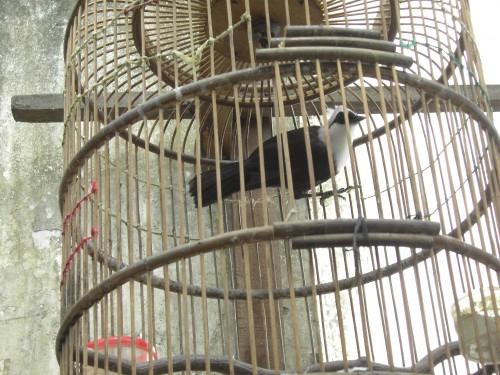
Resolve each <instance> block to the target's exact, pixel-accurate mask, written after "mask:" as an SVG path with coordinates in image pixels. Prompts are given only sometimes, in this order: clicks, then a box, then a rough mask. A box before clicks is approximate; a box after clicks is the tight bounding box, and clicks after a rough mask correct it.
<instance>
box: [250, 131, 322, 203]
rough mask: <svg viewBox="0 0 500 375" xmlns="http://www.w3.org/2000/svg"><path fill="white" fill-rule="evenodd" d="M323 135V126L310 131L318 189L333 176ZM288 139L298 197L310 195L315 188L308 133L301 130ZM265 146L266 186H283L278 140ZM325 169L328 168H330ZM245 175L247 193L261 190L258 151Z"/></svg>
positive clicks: (293, 132)
mask: <svg viewBox="0 0 500 375" xmlns="http://www.w3.org/2000/svg"><path fill="white" fill-rule="evenodd" d="M320 131H324V129H323V128H322V127H319V126H311V127H310V128H309V135H310V140H311V154H312V158H313V165H314V174H315V181H316V185H317V184H319V183H320V182H323V181H325V180H326V179H327V178H328V177H329V175H330V172H329V170H328V157H327V151H326V146H325V144H324V142H323V141H322V140H321V139H320V138H319V136H318V134H319V132H320ZM287 138H288V149H289V155H290V167H291V170H292V180H293V186H294V190H295V191H296V193H299V192H304V191H308V190H310V189H311V186H310V183H309V173H308V165H307V152H306V145H305V141H304V129H303V128H299V129H295V130H291V131H289V132H287ZM262 146H263V149H264V160H265V163H264V166H265V173H266V185H267V186H280V174H279V158H278V147H277V138H276V137H273V138H270V139H268V140H267V141H265V142H264V143H263V145H262ZM323 166H326V168H324V167H323ZM245 174H246V176H245V180H246V183H245V187H246V189H248V190H251V189H255V188H259V187H260V169H259V153H258V149H257V150H255V151H254V152H253V153H252V154H251V155H250V157H249V158H248V159H247V160H246V162H245ZM285 177H286V176H285Z"/></svg>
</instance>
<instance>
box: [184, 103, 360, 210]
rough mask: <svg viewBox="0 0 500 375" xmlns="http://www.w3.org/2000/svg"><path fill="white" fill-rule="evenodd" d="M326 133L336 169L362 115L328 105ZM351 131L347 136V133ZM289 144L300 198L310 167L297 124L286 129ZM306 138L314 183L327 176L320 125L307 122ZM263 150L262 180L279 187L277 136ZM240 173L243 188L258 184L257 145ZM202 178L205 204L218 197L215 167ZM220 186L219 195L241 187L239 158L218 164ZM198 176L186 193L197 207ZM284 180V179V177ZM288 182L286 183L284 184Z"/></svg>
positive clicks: (307, 187) (343, 161)
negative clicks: (308, 144) (307, 137)
mask: <svg viewBox="0 0 500 375" xmlns="http://www.w3.org/2000/svg"><path fill="white" fill-rule="evenodd" d="M326 114H327V118H328V135H329V138H330V140H329V142H330V147H331V151H332V158H333V161H334V164H335V171H336V172H337V173H338V172H339V171H340V170H342V169H343V168H344V167H345V165H346V164H347V163H348V162H349V140H351V142H352V139H353V135H354V134H353V133H354V130H355V129H356V127H357V125H359V123H360V122H361V121H363V120H364V119H365V117H364V116H361V115H358V114H356V113H354V112H353V111H351V110H350V109H347V110H344V108H343V106H336V107H335V108H334V109H332V108H329V107H327V108H326ZM346 114H347V118H348V119H349V128H347V127H346ZM348 133H349V134H350V137H349V136H348ZM287 138H288V148H289V154H290V166H291V173H292V183H293V189H294V198H295V199H300V198H302V197H304V196H305V193H306V192H307V191H309V190H311V185H310V182H309V171H308V165H307V153H306V144H305V142H306V141H305V135H304V128H298V129H294V130H290V131H288V132H287ZM309 138H310V144H311V156H312V164H313V169H314V179H315V186H317V185H319V184H321V183H323V182H325V181H326V180H328V179H329V178H330V169H329V166H328V149H327V143H326V137H325V129H324V127H323V126H309ZM262 148H263V151H264V171H265V183H266V186H267V187H279V186H280V185H281V183H280V170H279V158H278V137H277V136H274V137H272V138H269V139H267V140H266V141H265V142H263V144H262ZM243 174H244V182H245V190H246V191H250V190H254V189H259V188H261V187H262V186H261V178H260V163H259V149H258V148H257V149H256V150H254V151H253V152H252V153H251V154H250V156H249V157H248V158H247V159H245V160H243ZM199 177H200V179H201V203H202V206H203V207H205V206H208V205H210V204H212V203H214V202H216V201H217V177H216V171H215V169H211V170H207V171H204V172H202V173H201V175H200V176H199ZM220 179H221V181H220V188H221V193H222V198H225V197H227V196H229V195H231V194H232V193H236V192H239V191H240V167H239V161H232V162H229V163H225V164H222V165H221V166H220ZM197 180H198V176H195V177H194V178H193V179H191V181H189V193H190V194H191V196H192V197H193V200H194V204H195V206H196V207H198V204H199V202H198V195H197V185H198V184H197ZM285 184H286V181H285ZM286 186H287V185H286Z"/></svg>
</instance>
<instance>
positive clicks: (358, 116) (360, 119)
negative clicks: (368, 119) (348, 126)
mask: <svg viewBox="0 0 500 375" xmlns="http://www.w3.org/2000/svg"><path fill="white" fill-rule="evenodd" d="M364 119H365V116H360V115H356V116H355V117H354V121H352V123H354V124H359V123H360V122H361V121H363V120H364Z"/></svg>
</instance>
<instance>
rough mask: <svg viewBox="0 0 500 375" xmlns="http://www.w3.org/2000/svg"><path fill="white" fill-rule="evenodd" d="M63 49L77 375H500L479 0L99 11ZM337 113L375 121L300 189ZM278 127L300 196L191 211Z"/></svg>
mask: <svg viewBox="0 0 500 375" xmlns="http://www.w3.org/2000/svg"><path fill="white" fill-rule="evenodd" d="M275 30H279V31H277V32H275ZM257 31H259V32H260V34H258V33H257ZM257 34H258V35H259V37H258V38H257V37H256V35H257ZM259 38H260V39H259ZM264 47H268V48H264ZM64 51H65V61H66V84H65V130H64V131H65V134H64V165H65V171H64V176H63V178H62V182H61V185H60V209H61V214H62V217H63V219H64V221H63V227H64V229H63V252H62V260H63V272H62V279H61V326H60V330H59V333H58V336H57V342H56V353H57V357H58V360H59V363H60V368H61V374H80V373H83V374H91V373H92V374H93V373H96V374H97V373H98V370H99V369H102V371H104V370H107V371H109V372H111V371H112V372H114V373H123V374H132V373H134V374H135V373H137V374H146V373H149V374H151V373H154V374H160V373H173V372H186V373H188V374H189V373H191V372H192V371H196V372H207V373H210V372H218V373H225V374H247V373H248V374H249V373H254V374H255V373H259V374H268V373H269V374H271V373H275V374H277V373H281V372H287V373H288V372H297V373H299V372H331V371H348V370H349V369H352V368H353V367H356V368H358V369H359V368H364V369H366V370H367V371H371V372H374V371H377V372H380V371H390V372H413V373H447V374H448V373H450V374H455V373H465V372H466V373H481V371H482V373H493V372H496V373H499V362H500V354H499V351H498V347H499V346H500V344H498V343H499V342H500V340H499V339H498V337H500V317H499V312H498V311H499V310H498V309H499V306H498V305H497V304H498V303H499V302H498V301H499V294H500V292H499V280H500V279H499V274H500V259H499V250H500V228H499V225H498V223H499V220H500V207H499V202H500V175H499V172H498V171H499V170H500V152H499V148H500V137H499V134H498V132H497V131H496V130H495V128H494V126H493V124H492V121H491V118H492V114H491V110H490V106H489V101H488V95H487V92H486V91H485V89H484V87H485V84H484V79H483V77H482V71H481V64H480V60H479V56H478V52H477V48H476V45H475V42H474V33H473V29H472V25H471V22H470V14H469V7H468V2H467V1H464V0H446V1H444V0H443V1H432V0H410V1H396V0H364V1H362V0H343V1H332V0H322V1H320V0H262V1H261V0H252V1H250V0H245V1H243V0H236V1H235V0H232V1H230V0H149V1H145V0H134V1H131V0H129V1H122V0H114V1H103V0H80V1H78V3H77V5H76V7H75V9H74V12H73V14H72V16H71V18H70V21H69V25H68V29H67V33H66V39H65V49H64ZM333 105H343V106H344V107H347V108H351V109H353V110H355V111H356V112H358V113H360V114H363V115H364V116H365V117H366V120H365V121H363V122H362V123H361V126H360V130H358V132H357V133H356V136H355V138H354V140H353V143H352V147H351V148H350V164H349V165H348V166H347V167H346V168H345V170H342V171H340V172H339V173H338V174H337V176H336V177H335V174H336V171H335V170H334V166H333V163H331V162H330V169H331V170H330V172H331V176H332V177H333V178H331V179H330V180H329V181H327V182H325V183H324V184H322V185H320V186H318V187H314V186H311V188H312V190H311V196H310V197H306V198H303V199H297V200H295V199H293V196H292V195H290V193H289V191H290V190H291V189H292V187H291V186H288V188H286V187H285V182H284V179H285V178H286V177H285V176H286V174H287V173H288V172H289V169H290V165H289V163H287V161H288V160H289V156H288V155H289V153H292V152H293V151H294V150H293V149H289V148H288V147H287V141H286V136H285V134H286V131H287V130H290V129H293V128H297V127H309V126H314V125H320V124H322V122H323V120H324V119H325V118H326V117H325V110H326V109H325V108H326V107H327V106H333ZM276 134H278V135H282V137H281V138H279V139H280V140H282V144H280V147H282V148H283V150H284V151H283V159H282V160H281V163H280V171H281V172H282V184H281V188H274V187H266V188H263V189H259V190H253V191H251V192H246V191H240V193H237V194H233V195H232V196H230V197H227V198H225V199H222V198H221V197H220V195H219V198H218V200H217V202H216V203H214V204H211V205H209V206H207V207H198V208H197V207H195V205H194V204H193V200H192V197H191V196H190V195H189V194H188V192H187V191H188V189H187V183H188V181H189V180H190V179H191V178H192V177H193V176H195V175H197V174H198V175H199V174H200V173H201V172H202V171H204V170H208V169H214V168H219V166H220V165H222V164H223V163H224V162H225V161H226V160H239V161H242V160H243V159H244V158H245V157H246V156H247V155H248V154H249V153H250V152H251V151H252V150H254V149H259V147H261V145H262V143H263V140H265V139H267V138H269V137H271V136H273V135H276ZM309 156H310V155H309ZM198 189H199V188H198ZM243 190H244V188H243ZM328 191H332V194H328V193H327V192H328ZM485 310H488V311H490V312H485ZM466 320H467V321H466ZM469 325H471V327H472V328H471V329H469V330H468V331H467V329H466V326H467V327H468V326H469ZM465 331H467V332H468V333H464V332H465ZM125 336H127V337H131V341H130V342H131V345H132V348H131V349H128V348H126V347H125V346H126V345H125V344H124V343H123V341H120V340H118V344H117V347H116V348H114V347H112V346H111V344H110V340H109V338H111V337H118V338H122V337H125ZM137 338H142V339H144V340H146V341H147V343H148V347H147V348H146V349H145V350H147V351H148V356H147V358H146V359H145V360H144V359H143V358H142V359H140V355H139V348H138V344H136V343H137V341H135V339H137ZM97 340H103V341H102V342H104V346H103V347H102V348H101V350H99V351H93V350H91V349H89V343H93V342H97ZM497 344H498V345H497ZM471 348H472V349H471ZM155 353H156V354H155Z"/></svg>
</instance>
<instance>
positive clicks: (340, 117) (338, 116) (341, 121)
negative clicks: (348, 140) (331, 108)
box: [334, 112, 345, 124]
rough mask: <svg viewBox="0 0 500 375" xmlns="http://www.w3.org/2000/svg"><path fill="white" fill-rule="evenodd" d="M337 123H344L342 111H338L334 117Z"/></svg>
mask: <svg viewBox="0 0 500 375" xmlns="http://www.w3.org/2000/svg"><path fill="white" fill-rule="evenodd" d="M334 122H336V123H337V124H345V119H344V112H339V113H338V114H337V117H335V121H334Z"/></svg>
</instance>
